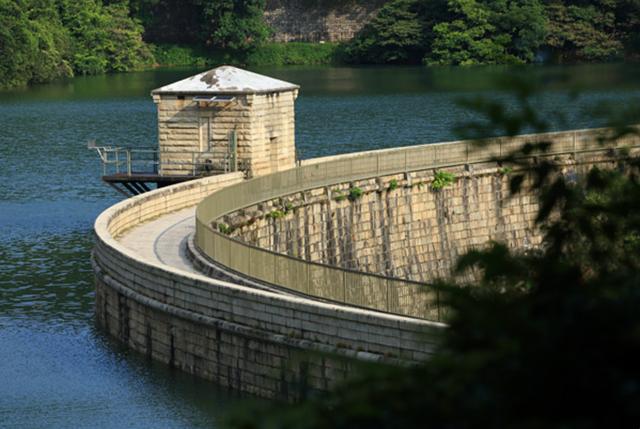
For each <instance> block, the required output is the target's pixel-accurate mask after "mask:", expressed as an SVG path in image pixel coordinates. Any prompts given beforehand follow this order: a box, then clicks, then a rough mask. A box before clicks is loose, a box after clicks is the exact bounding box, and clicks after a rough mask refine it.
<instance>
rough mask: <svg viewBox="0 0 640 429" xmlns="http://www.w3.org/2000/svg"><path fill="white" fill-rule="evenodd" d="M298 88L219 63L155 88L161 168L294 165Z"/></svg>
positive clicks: (178, 171) (260, 169)
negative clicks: (217, 65) (295, 104)
mask: <svg viewBox="0 0 640 429" xmlns="http://www.w3.org/2000/svg"><path fill="white" fill-rule="evenodd" d="M298 89H299V86H298V85H294V84H292V83H288V82H284V81H282V80H278V79H273V78H270V77H267V76H262V75H259V74H256V73H252V72H249V71H246V70H241V69H238V68H236V67H231V66H221V67H218V68H215V69H212V70H209V71H207V72H204V73H200V74H197V75H195V76H192V77H189V78H186V79H183V80H181V81H178V82H175V83H172V84H170V85H166V86H163V87H162V88H158V89H156V90H154V91H152V92H151V95H152V96H153V101H154V102H155V103H156V104H157V106H158V137H159V147H160V162H159V170H160V171H158V173H159V174H161V175H183V176H189V175H194V176H197V175H202V174H212V173H215V172H224V171H235V170H242V171H245V172H246V173H247V176H248V177H253V176H259V175H263V174H269V173H273V172H276V171H281V170H285V169H288V168H292V167H294V165H295V119H294V102H295V100H296V98H297V96H298Z"/></svg>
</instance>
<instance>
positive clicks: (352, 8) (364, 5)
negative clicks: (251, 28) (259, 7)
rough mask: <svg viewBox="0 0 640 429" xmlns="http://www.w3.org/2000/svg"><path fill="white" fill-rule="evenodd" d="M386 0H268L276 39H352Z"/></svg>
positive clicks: (288, 40) (286, 40)
mask: <svg viewBox="0 0 640 429" xmlns="http://www.w3.org/2000/svg"><path fill="white" fill-rule="evenodd" d="M387 1H388V0H343V1H337V0H267V7H266V10H265V14H264V16H265V20H266V21H267V24H269V25H270V26H271V28H272V29H273V31H274V36H273V39H274V41H276V42H320V41H327V42H341V41H346V40H351V39H352V38H353V37H354V36H355V35H356V34H357V33H358V32H359V31H360V30H361V29H362V27H364V25H365V24H366V23H368V22H369V21H370V20H371V19H372V18H373V17H374V16H375V15H376V14H377V13H378V10H379V9H380V8H381V7H382V5H384V4H385V3H386V2H387Z"/></svg>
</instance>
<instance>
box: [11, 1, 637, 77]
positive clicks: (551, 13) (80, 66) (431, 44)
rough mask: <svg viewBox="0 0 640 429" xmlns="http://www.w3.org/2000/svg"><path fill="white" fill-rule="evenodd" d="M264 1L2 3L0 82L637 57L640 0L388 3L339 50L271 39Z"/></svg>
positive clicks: (577, 60) (600, 59) (335, 45)
mask: <svg viewBox="0 0 640 429" xmlns="http://www.w3.org/2000/svg"><path fill="white" fill-rule="evenodd" d="M351 1H354V2H357V1H364V0H351ZM265 3H266V2H265V0H0V87H14V86H21V85H26V84H29V83H39V82H47V81H50V80H53V79H56V78H60V77H65V76H72V75H77V74H99V73H105V72H118V71H130V70H136V69H140V68H144V67H149V66H152V65H154V64H163V65H171V64H181V65H195V64H198V65H203V64H206V63H216V62H222V61H224V62H232V63H237V64H305V63H307V64H308V63H328V62H341V63H360V64H371V63H400V64H420V63H423V64H426V65H471V64H505V63H508V64H512V63H516V64H517V63H529V62H534V61H538V62H541V61H546V62H580V61H611V60H620V59H628V60H633V59H637V58H638V57H639V56H640V0H391V1H389V2H388V3H387V4H386V5H385V6H384V7H383V8H382V9H381V10H380V12H379V13H378V15H377V17H376V18H374V19H373V20H372V21H371V22H370V23H368V24H367V25H366V26H365V27H364V28H363V30H362V31H361V32H360V34H359V35H358V36H357V37H356V38H355V39H354V40H352V41H350V42H347V43H345V44H343V45H337V44H325V45H312V44H304V43H293V44H281V45H277V44H274V43H269V38H270V35H271V32H272V30H271V29H270V28H269V27H268V26H267V25H266V23H265V21H264V19H263V12H264V8H265Z"/></svg>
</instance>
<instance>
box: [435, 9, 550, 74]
mask: <svg viewBox="0 0 640 429" xmlns="http://www.w3.org/2000/svg"><path fill="white" fill-rule="evenodd" d="M448 6H449V14H450V18H449V19H447V20H446V21H444V22H441V23H438V24H437V25H435V26H434V27H433V32H434V41H433V44H432V46H431V53H430V54H428V55H427V57H426V58H425V62H426V63H428V64H447V65H448V64H454V65H473V64H505V63H524V62H530V61H531V60H533V58H534V56H535V52H536V50H537V48H538V47H539V46H540V45H541V44H542V41H543V38H544V35H545V31H546V17H545V14H544V10H543V8H542V5H541V4H540V2H539V1H538V0H500V1H483V0H449V1H448Z"/></svg>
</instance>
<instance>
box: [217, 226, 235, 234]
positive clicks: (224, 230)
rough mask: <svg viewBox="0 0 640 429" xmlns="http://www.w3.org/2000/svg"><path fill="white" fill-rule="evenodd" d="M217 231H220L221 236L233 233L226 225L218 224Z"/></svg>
mask: <svg viewBox="0 0 640 429" xmlns="http://www.w3.org/2000/svg"><path fill="white" fill-rule="evenodd" d="M218 231H220V233H221V234H225V235H229V234H231V233H232V232H233V228H231V227H230V226H229V225H227V224H226V223H219V224H218Z"/></svg>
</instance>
